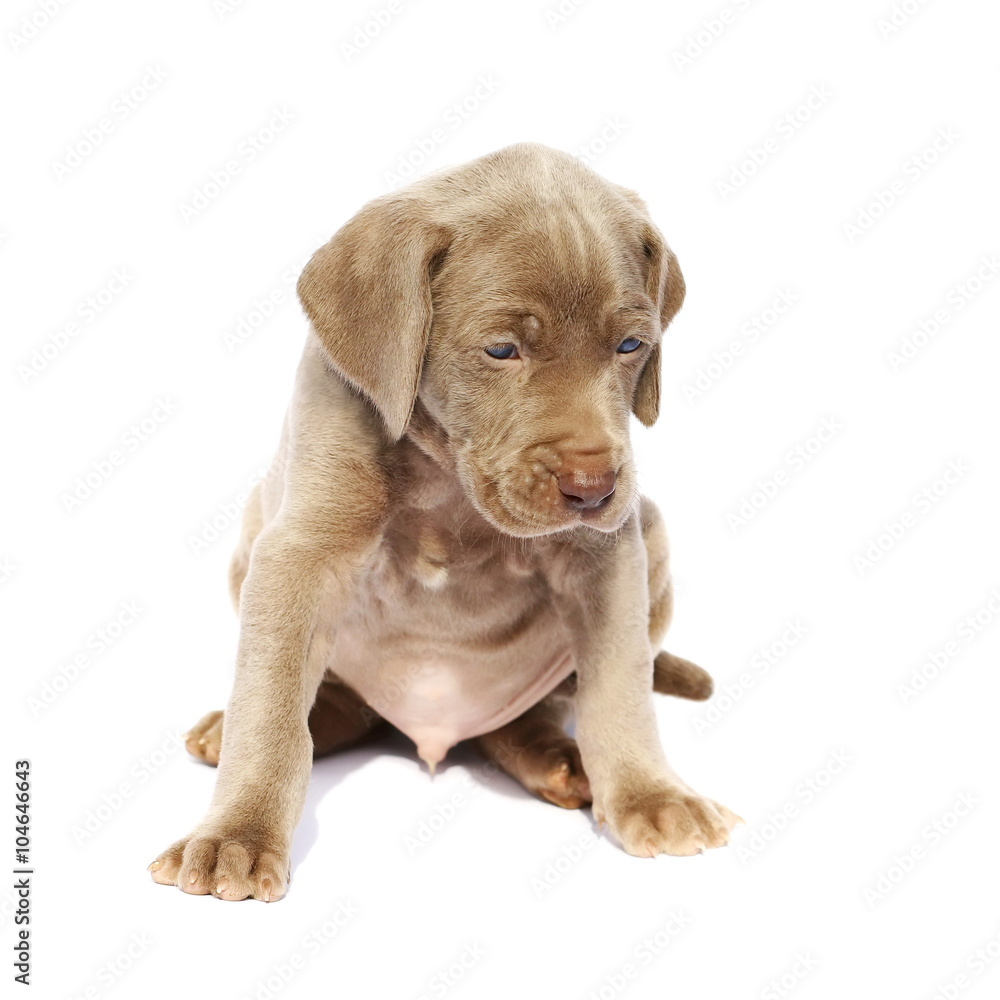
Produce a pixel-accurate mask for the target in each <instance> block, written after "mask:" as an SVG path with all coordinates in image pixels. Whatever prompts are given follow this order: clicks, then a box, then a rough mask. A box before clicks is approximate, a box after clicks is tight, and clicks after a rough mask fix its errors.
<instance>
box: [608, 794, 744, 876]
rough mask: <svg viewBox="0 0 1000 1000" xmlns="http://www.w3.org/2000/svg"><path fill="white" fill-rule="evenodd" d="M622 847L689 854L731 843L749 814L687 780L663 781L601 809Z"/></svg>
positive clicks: (638, 852)
mask: <svg viewBox="0 0 1000 1000" xmlns="http://www.w3.org/2000/svg"><path fill="white" fill-rule="evenodd" d="M595 816H596V818H597V819H598V821H599V822H601V823H604V822H607V823H608V825H609V826H610V828H611V830H612V832H613V833H614V834H615V835H616V836H617V837H618V839H619V840H620V841H621V845H622V847H623V848H624V849H625V850H626V851H627V852H628V853H629V854H633V855H635V856H636V857H641V858H651V857H655V856H656V855H657V854H673V855H677V856H680V857H687V856H689V855H692V854H701V853H702V852H703V851H705V850H706V849H707V848H710V847H725V846H726V844H728V843H729V834H730V833H731V832H732V830H733V827H735V826H736V824H737V823H742V822H743V820H742V819H741V818H740V817H739V816H737V815H736V814H735V813H734V812H731V811H730V810H729V809H727V808H726V807H725V806H724V805H720V804H719V803H718V802H714V801H713V800H712V799H706V798H704V797H703V796H701V795H698V794H697V793H696V792H694V791H692V790H691V789H690V788H686V787H684V786H683V785H666V784H665V785H658V786H652V787H647V788H642V789H637V790H635V791H630V792H627V793H624V794H620V795H618V796H617V797H615V798H614V799H613V800H612V801H611V802H610V803H609V805H608V806H607V808H605V809H604V810H600V811H598V810H596V809H595Z"/></svg>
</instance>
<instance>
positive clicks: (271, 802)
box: [150, 144, 739, 900]
mask: <svg viewBox="0 0 1000 1000" xmlns="http://www.w3.org/2000/svg"><path fill="white" fill-rule="evenodd" d="M298 293H299V297H300V299H301V302H302V305H303V307H304V309H305V312H306V314H307V315H308V317H309V320H310V322H311V330H310V333H309V336H308V340H307V343H306V347H305V351H304V354H303V357H302V361H301V364H300V366H299V369H298V373H297V378H296V385H295V390H294V396H293V399H292V403H291V406H290V408H289V411H288V414H287V417H286V420H285V425H284V430H283V434H282V438H281V443H280V445H279V449H278V454H277V457H276V458H275V460H274V462H273V464H272V466H271V468H270V470H269V472H268V474H267V476H266V478H265V479H264V480H263V481H262V483H260V484H259V486H258V487H257V489H256V490H255V491H254V493H253V495H252V497H251V499H250V501H249V503H248V505H247V507H246V511H245V514H244V522H243V533H242V538H241V541H240V543H239V547H238V549H237V551H236V554H235V556H234V558H233V563H232V570H231V591H232V596H233V600H234V603H235V604H236V606H237V610H238V613H239V616H240V639H239V648H238V652H237V658H236V676H235V681H234V685H233V692H232V696H231V698H230V701H229V705H228V707H227V709H226V712H225V719H224V727H223V717H222V713H220V712H214V713H211V714H210V715H208V716H206V717H205V718H204V719H202V721H201V722H200V723H199V724H198V725H197V726H196V727H195V729H194V730H193V731H192V733H191V735H190V738H189V743H188V746H189V749H191V750H192V752H194V753H195V754H196V755H198V756H200V757H202V758H204V759H206V760H208V761H209V762H211V763H216V762H217V763H218V766H219V769H218V778H217V783H216V788H215V794H214V797H213V799H212V803H211V806H210V808H209V810H208V814H207V815H206V817H205V818H204V820H203V821H202V823H201V824H200V825H199V826H198V827H197V828H196V829H195V830H194V831H193V832H192V833H191V834H190V835H189V836H187V837H185V838H184V839H182V840H179V841H177V842H176V843H174V844H173V845H172V846H171V847H169V848H168V849H167V850H166V851H165V852H164V853H163V854H161V855H160V856H159V858H158V859H157V860H156V861H154V862H153V864H152V865H151V866H150V869H151V871H152V873H153V879H154V880H155V881H157V882H159V883H162V884H166V885H177V886H179V887H180V888H181V889H183V890H184V891H185V892H189V893H195V894H213V895H215V896H217V897H219V898H220V899H245V898H247V897H253V898H255V899H261V900H276V899H279V898H280V897H281V896H282V895H283V894H284V893H285V891H286V888H287V885H288V879H289V849H290V844H291V839H292V834H293V831H294V828H295V825H296V823H297V821H298V819H299V816H300V813H301V811H302V806H303V801H304V798H305V793H306V785H307V782H308V780H309V771H310V764H311V759H312V757H313V756H314V755H319V754H322V753H327V752H330V751H331V750H334V749H337V748H339V747H343V746H346V745H348V744H350V743H353V742H357V741H358V740H360V739H362V738H364V737H365V736H367V735H369V734H370V733H372V732H373V731H375V730H376V729H377V728H378V726H379V725H381V724H382V723H383V722H385V721H387V722H388V723H391V724H392V725H394V726H396V727H397V728H398V729H400V730H402V732H404V733H405V734H407V735H408V736H409V737H410V738H411V739H412V740H413V741H414V743H415V744H416V747H417V752H418V754H419V756H420V757H421V758H422V759H423V760H424V761H425V762H426V763H427V765H428V766H429V768H430V769H431V770H433V768H434V767H435V765H436V764H438V763H439V762H440V761H441V760H442V759H443V758H444V756H445V754H446V753H447V751H448V749H449V748H450V747H452V746H454V745H455V744H456V743H458V742H459V741H460V740H467V739H472V740H475V741H476V743H477V745H478V746H479V748H480V749H481V750H482V752H483V753H484V754H485V755H486V756H487V757H488V758H490V759H492V760H495V761H496V762H497V763H498V764H499V765H500V766H501V767H503V768H504V769H505V770H506V771H507V772H508V773H509V774H511V775H513V776H514V777H515V778H517V779H518V780H520V781H521V782H522V783H523V784H524V785H525V786H526V787H527V788H529V789H530V790H531V791H533V792H534V793H536V794H538V795H540V796H542V797H544V798H546V799H548V800H550V801H552V802H555V803H557V804H559V805H562V806H567V807H576V806H580V805H583V804H585V803H589V802H592V803H593V809H594V815H595V817H596V818H597V819H598V821H599V822H601V823H606V824H607V826H608V827H609V828H610V830H611V831H612V833H613V834H614V835H615V836H616V837H617V839H618V840H619V841H620V843H621V845H622V846H623V847H624V849H625V850H626V851H627V852H628V853H630V854H634V855H639V856H653V855H656V854H660V853H666V854H674V855H689V854H697V853H700V852H701V851H703V850H704V849H705V848H709V847H719V846H722V845H724V844H725V843H727V841H728V837H729V833H730V831H731V830H732V828H733V826H734V825H735V824H736V823H737V822H738V821H739V820H738V817H737V816H735V815H734V814H733V813H732V812H730V811H729V810H728V809H727V808H726V807H725V806H722V805H719V804H718V803H716V802H713V801H712V800H711V799H707V798H703V797H702V796H700V795H698V794H697V793H696V792H694V791H693V790H692V789H691V788H689V787H688V786H687V785H686V784H685V783H684V782H683V781H682V780H681V779H680V778H679V777H678V776H677V775H676V774H675V773H674V771H673V770H671V768H670V767H669V765H668V764H667V761H666V759H665V757H664V754H663V750H662V748H661V746H660V741H659V736H658V733H657V727H656V720H655V716H654V712H653V705H652V691H653V688H654V685H655V687H656V688H657V689H659V690H662V691H666V692H670V693H675V694H681V695H684V696H687V697H695V698H701V697H707V695H708V694H709V692H710V690H711V682H710V680H709V678H708V677H707V675H706V674H705V673H704V671H702V670H701V669H700V668H698V667H695V666H694V665H693V664H690V663H688V662H687V661H685V660H680V659H678V658H676V657H672V656H671V655H670V654H667V653H663V652H661V653H659V654H658V655H657V653H656V651H657V649H658V647H659V644H660V641H661V640H662V638H663V635H664V633H665V631H666V629H667V626H668V624H669V621H670V616H671V586H670V577H669V570H668V565H667V542H666V536H665V534H664V528H663V524H662V521H661V518H660V515H659V513H658V511H657V509H656V507H655V506H654V505H653V504H652V503H651V502H650V501H649V500H647V499H645V498H644V497H641V496H640V495H639V494H638V492H637V490H636V477H635V470H634V467H633V462H632V457H631V453H630V448H629V418H630V413H634V414H635V415H636V416H637V417H638V419H639V420H640V421H642V423H644V424H646V425H649V424H652V423H653V422H654V421H655V420H656V417H657V412H658V410H659V401H660V388H659V378H660V339H661V335H662V332H663V330H664V328H665V327H666V326H667V324H668V323H669V322H670V320H671V318H672V317H673V315H674V314H675V313H676V312H677V310H678V309H679V308H680V305H681V302H682V301H683V298H684V279H683V277H682V275H681V272H680V268H679V267H678V264H677V259H676V257H675V256H674V254H673V253H672V252H671V251H670V249H669V248H668V247H667V245H666V243H665V242H664V240H663V238H662V236H661V235H660V233H659V231H658V230H657V228H656V227H655V226H654V225H653V223H652V222H651V220H650V219H649V217H648V214H647V211H646V208H645V205H644V204H643V202H642V201H641V200H640V199H639V198H638V197H637V196H636V195H635V194H634V193H633V192H631V191H629V190H626V189H625V188H622V187H618V186H617V185H615V184H611V183H608V182H607V181H605V180H603V179H602V178H601V177H599V176H598V175H597V174H595V173H594V172H593V171H592V170H590V169H589V168H588V167H586V166H585V165H584V164H582V163H581V162H580V161H578V160H577V159H575V158H574V157H571V156H569V155H567V154H565V153H561V152H557V151H555V150H551V149H548V148H546V147H544V146H539V145H534V144H520V145H515V146H510V147H508V148H506V149H502V150H500V151H499V152H496V153H493V154H491V155H489V156H484V157H482V158H480V159H478V160H474V161H473V162H471V163H469V164H467V165H465V166H463V167H460V168H458V169H455V170H449V171H444V172H440V173H437V174H435V175H432V176H430V177H427V178H426V179H423V180H421V181H419V182H417V183H415V184H413V185H411V186H410V187H408V188H406V189H405V190H402V191H400V192H397V193H393V194H389V195H385V196H383V197H380V198H377V199H375V200H374V201H372V202H370V203H369V204H368V205H366V206H365V207H364V208H363V209H362V210H361V211H360V212H359V213H358V214H357V215H356V216H355V217H354V218H353V219H351V220H350V221H349V222H348V223H347V224H346V225H345V226H344V227H343V228H342V229H340V231H339V232H337V233H336V235H334V237H333V238H332V239H331V240H330V242H329V243H327V244H326V246H324V247H322V248H320V249H319V250H318V251H317V252H316V253H315V255H314V256H313V257H312V259H311V260H310V262H309V263H308V265H307V266H306V268H305V270H304V271H303V273H302V276H301V278H300V280H299V283H298ZM570 705H572V708H573V710H574V711H575V715H576V733H577V740H576V741H574V740H573V739H571V738H570V737H569V736H568V735H567V734H566V732H565V730H564V728H563V724H564V721H565V718H566V714H567V709H568V707H569V706H570ZM223 730H224V731H223Z"/></svg>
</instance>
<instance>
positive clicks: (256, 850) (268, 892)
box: [150, 524, 364, 901]
mask: <svg viewBox="0 0 1000 1000" xmlns="http://www.w3.org/2000/svg"><path fill="white" fill-rule="evenodd" d="M322 534H323V537H319V535H318V534H317V532H316V530H315V528H313V529H305V528H304V527H301V526H299V527H292V526H289V525H288V524H275V525H273V526H271V527H270V528H269V529H267V530H265V531H264V532H263V533H262V534H261V535H260V536H259V537H258V539H257V541H256V544H255V545H254V548H253V554H252V559H251V562H250V570H249V573H248V575H247V578H246V580H245V581H244V583H243V588H242V592H241V595H240V642H239V650H238V655H237V666H236V677H235V680H234V684H233V692H232V696H231V698H230V701H229V705H228V707H227V709H226V729H225V744H224V748H223V753H222V754H221V756H220V760H219V771H218V777H217V780H216V786H215V793H214V796H213V798H212V803H211V806H210V808H209V810H208V813H207V815H206V816H205V818H204V820H203V821H202V822H201V823H200V824H199V826H198V827H197V828H196V829H195V830H194V831H193V832H192V833H191V834H190V835H189V836H187V837H185V838H183V839H182V840H179V841H177V842H176V843H174V844H173V845H171V847H169V848H168V849H167V850H166V851H164V852H163V854H161V855H160V856H159V857H158V858H157V859H156V861H154V862H153V864H152V865H150V870H151V871H152V874H153V879H154V880H155V881H156V882H159V883H161V884H165V885H177V886H179V887H180V888H181V889H183V890H184V891H185V892H189V893H196V894H207V893H212V894H214V895H216V896H218V897H219V898H221V899H246V898H247V897H248V896H252V897H253V898H254V899H261V900H264V901H270V900H276V899H280V898H281V896H282V895H284V893H285V890H286V888H287V885H288V879H289V854H290V848H291V840H292V834H293V831H294V829H295V826H296V825H297V823H298V820H299V817H300V815H301V813H302V807H303V804H304V802H305V795H306V789H307V786H308V782H309V772H310V767H311V763H312V757H313V743H312V739H311V737H310V733H309V710H310V708H311V707H312V704H313V701H314V700H315V697H316V690H317V688H318V686H319V683H320V680H321V678H322V675H323V671H324V669H325V667H326V665H327V662H328V655H327V654H328V645H329V643H328V639H327V638H325V637H326V636H328V635H329V625H330V624H332V623H335V622H336V620H337V617H338V614H339V613H342V610H343V608H344V606H345V604H346V601H347V600H348V599H349V593H350V589H351V587H352V584H353V580H354V571H353V570H352V567H353V566H357V565H358V563H359V562H360V561H361V560H362V559H363V555H364V553H363V551H361V546H360V543H359V537H358V534H357V533H355V534H354V536H353V537H350V536H348V535H347V534H346V533H343V534H342V535H341V537H332V536H331V535H330V534H329V533H328V532H325V533H322ZM321 621H322V624H323V628H322V629H320V628H318V627H317V626H318V625H319V623H320V622H321Z"/></svg>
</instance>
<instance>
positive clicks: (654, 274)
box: [632, 223, 685, 427]
mask: <svg viewBox="0 0 1000 1000" xmlns="http://www.w3.org/2000/svg"><path fill="white" fill-rule="evenodd" d="M642 240H643V254H644V256H645V261H646V263H645V267H646V294H647V295H648V296H649V297H650V298H651V299H652V300H653V302H654V303H655V304H656V308H657V309H658V310H659V314H660V329H661V330H665V329H666V328H667V325H668V324H669V323H670V321H671V320H672V319H673V318H674V314H675V313H676V312H677V310H678V309H680V307H681V304H682V303H683V302H684V291H685V286H684V275H683V274H681V269H680V265H679V264H678V263H677V258H676V257H675V256H674V252H673V250H671V249H670V247H668V246H667V244H666V243H665V242H664V240H663V237H662V236H661V235H660V233H659V232H658V231H657V229H656V227H655V226H653V225H652V224H651V223H646V224H645V225H644V226H643V234H642ZM632 412H633V413H634V414H635V415H636V416H637V417H638V418H639V419H640V420H641V421H642V422H643V423H644V424H645V425H646V426H647V427H650V426H652V424H654V423H655V422H656V418H657V417H658V416H659V414H660V345H659V344H657V345H656V347H654V348H653V350H652V351H651V352H650V354H649V357H648V358H647V359H646V364H645V365H644V366H643V369H642V373H641V374H640V375H639V382H638V384H637V385H636V387H635V395H634V396H633V397H632Z"/></svg>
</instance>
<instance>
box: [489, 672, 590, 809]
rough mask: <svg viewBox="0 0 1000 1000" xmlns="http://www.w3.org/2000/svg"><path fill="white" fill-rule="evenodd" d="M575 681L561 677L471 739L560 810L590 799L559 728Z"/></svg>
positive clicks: (575, 754)
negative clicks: (547, 692)
mask: <svg viewBox="0 0 1000 1000" xmlns="http://www.w3.org/2000/svg"><path fill="white" fill-rule="evenodd" d="M574 687H575V685H574V683H573V681H572V680H569V681H566V682H564V683H563V684H562V685H560V687H558V688H557V689H556V690H555V691H553V692H552V694H550V695H548V696H547V697H546V698H543V699H542V700H541V701H540V702H539V703H538V704H537V705H533V706H532V707H531V708H529V709H528V711H527V712H525V713H524V714H523V715H520V716H518V717H517V718H516V719H515V720H514V721H513V722H509V723H508V724H507V725H506V726H503V727H501V728H500V729H497V730H495V731H494V732H492V733H486V734H484V735H483V736H478V737H476V739H475V741H474V742H475V744H476V746H477V748H478V749H479V751H480V752H481V753H482V754H483V756H484V757H485V758H486V759H487V760H489V761H492V762H493V763H495V764H496V765H498V766H499V767H500V768H502V769H503V770H504V771H506V772H507V774H509V775H510V776H511V777H512V778H514V779H515V780H516V781H519V782H520V783H521V784H522V785H524V787H525V788H526V789H527V790H528V791H529V792H532V793H533V794H534V795H538V796H540V797H541V798H543V799H545V800H546V801H548V802H552V803H553V804H554V805H557V806H562V807H563V808H564V809H579V808H580V806H583V805H587V804H588V803H589V802H590V800H591V797H590V783H589V782H588V781H587V775H586V774H585V773H584V770H583V764H581V763H580V751H579V750H578V749H577V746H576V740H574V739H573V737H572V736H569V735H568V734H567V733H566V730H565V728H564V726H565V722H566V719H567V718H568V717H569V714H570V699H571V697H572V693H573V689H574Z"/></svg>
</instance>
